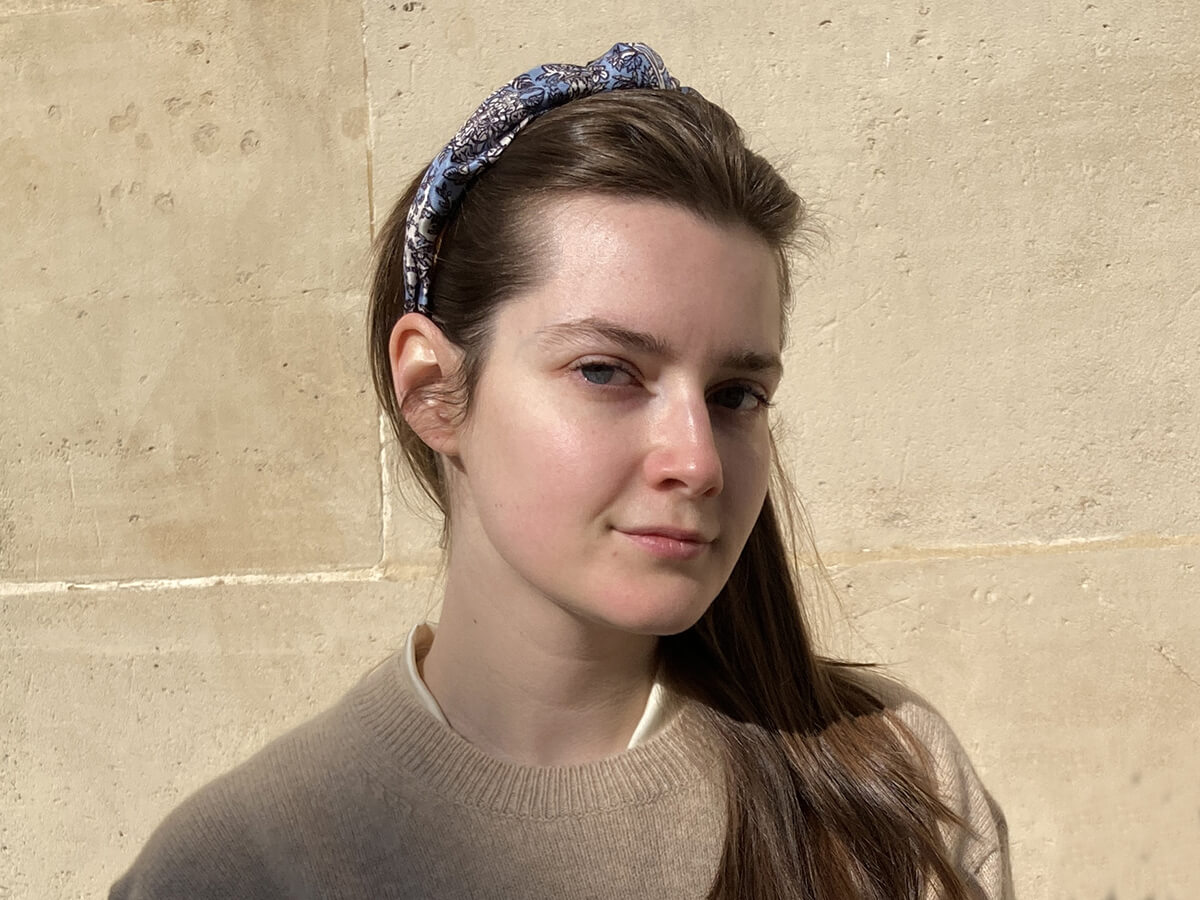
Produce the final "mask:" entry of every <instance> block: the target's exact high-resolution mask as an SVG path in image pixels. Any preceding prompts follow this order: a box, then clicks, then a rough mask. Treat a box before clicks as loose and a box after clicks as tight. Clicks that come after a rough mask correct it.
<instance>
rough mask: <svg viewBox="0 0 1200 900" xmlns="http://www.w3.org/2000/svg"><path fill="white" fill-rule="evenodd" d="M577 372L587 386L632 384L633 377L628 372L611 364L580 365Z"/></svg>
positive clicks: (591, 363) (590, 363) (589, 363)
mask: <svg viewBox="0 0 1200 900" xmlns="http://www.w3.org/2000/svg"><path fill="white" fill-rule="evenodd" d="M577 370H578V372H579V374H580V375H582V376H583V378H584V380H585V381H587V382H588V383H589V384H598V385H604V386H607V387H615V386H621V385H626V384H632V383H633V377H632V376H631V375H630V374H629V373H628V372H626V371H625V370H624V369H622V368H621V367H620V366H616V365H613V364H612V363H598V362H588V363H582V364H581V365H579V366H578V367H577Z"/></svg>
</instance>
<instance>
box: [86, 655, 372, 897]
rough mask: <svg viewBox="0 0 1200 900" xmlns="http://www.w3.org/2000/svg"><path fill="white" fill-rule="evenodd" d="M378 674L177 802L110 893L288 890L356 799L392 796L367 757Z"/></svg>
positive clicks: (256, 894)
mask: <svg viewBox="0 0 1200 900" xmlns="http://www.w3.org/2000/svg"><path fill="white" fill-rule="evenodd" d="M380 677H381V674H380V672H379V670H378V669H377V670H375V671H372V672H371V673H369V674H368V675H367V676H366V677H364V678H363V679H362V681H361V682H359V684H358V685H356V686H355V687H354V688H352V689H351V690H350V691H349V693H347V694H346V695H345V696H343V697H342V698H341V699H340V700H339V701H337V702H336V703H335V704H334V705H333V706H331V707H329V708H328V709H326V710H324V711H322V712H320V713H318V714H317V715H316V716H314V717H312V718H310V719H309V720H307V721H305V722H304V723H302V724H300V725H298V726H297V727H295V728H292V729H291V730H289V731H287V732H286V733H284V734H283V735H281V736H279V737H277V738H275V739H274V740H272V741H271V742H270V743H268V744H267V745H266V746H265V747H263V748H262V749H261V750H259V751H258V752H257V753H255V754H254V755H253V756H251V757H250V758H249V759H247V760H245V761H244V762H242V763H240V764H239V765H237V766H235V767H234V768H232V769H230V770H229V771H227V772H225V773H224V774H222V775H220V776H218V777H217V778H215V779H214V780H212V781H210V782H208V783H207V784H205V785H204V786H203V787H201V788H199V789H198V790H196V791H195V792H193V793H192V794H191V795H190V796H188V797H187V798H186V799H185V800H184V801H183V802H182V803H180V804H179V805H178V806H177V807H176V808H175V809H173V810H172V811H171V812H170V813H169V814H168V815H167V817H166V818H165V819H164V820H163V821H162V823H161V824H159V825H158V827H157V828H156V829H155V830H154V831H153V833H152V834H151V836H150V838H149V840H148V841H147V842H146V844H145V845H144V847H143V848H142V850H141V852H140V853H139V854H138V857H137V859H136V860H135V861H134V863H133V865H132V866H131V867H130V869H129V871H128V872H126V873H125V874H124V875H123V876H122V878H121V879H120V880H119V881H117V882H116V884H114V885H113V887H112V890H111V892H110V894H109V898H110V900H141V898H151V897H153V898H159V897H183V896H186V897H190V898H201V900H205V898H210V897H211V898H218V897H221V898H225V897H230V896H238V897H246V898H257V897H278V896H281V895H283V894H286V893H287V891H286V887H287V885H288V884H289V883H290V882H291V880H292V879H294V878H295V877H296V873H297V872H298V871H299V869H300V868H301V867H300V866H298V865H297V862H298V861H299V860H302V859H304V858H305V856H306V855H308V854H309V853H310V850H309V848H310V847H311V845H312V844H313V841H314V839H316V838H318V836H320V835H321V834H323V833H328V831H329V829H330V827H331V825H332V824H333V823H335V822H338V821H339V820H340V819H342V818H343V817H342V815H341V814H342V812H344V811H346V810H347V807H348V806H353V805H358V804H361V803H362V802H363V800H364V798H371V799H373V800H374V801H375V802H386V800H385V797H384V794H385V792H383V791H381V790H380V789H379V787H378V785H377V784H376V783H375V781H374V779H373V777H372V774H371V766H370V765H369V761H368V760H367V759H366V758H365V757H367V756H368V755H369V754H370V753H371V749H370V738H369V735H368V729H367V728H365V727H364V725H363V723H362V716H361V705H362V697H363V694H364V692H370V691H371V690H372V688H373V682H377V681H378V680H379V678H380Z"/></svg>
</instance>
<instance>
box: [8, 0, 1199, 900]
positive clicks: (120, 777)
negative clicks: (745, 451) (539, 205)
mask: <svg viewBox="0 0 1200 900" xmlns="http://www.w3.org/2000/svg"><path fill="white" fill-rule="evenodd" d="M1198 16H1200V13H1198V12H1197V10H1196V7H1195V6H1194V4H1192V3H1190V2H1188V0H1166V2H1162V3H1157V4H1152V5H1145V6H1138V5H1130V4H1121V3H1114V2H1111V0H1096V2H1089V3H1083V2H1070V3H1060V4H1050V3H1045V2H1043V3H1035V2H1031V0H1025V2H1014V3H1006V4H990V5H989V4H951V3H946V2H939V0H920V2H918V0H912V2H904V3H901V2H883V0H870V2H849V0H831V2H827V3H805V4H799V3H785V2H783V0H755V2H750V0H730V2H726V3H722V4H715V3H694V2H685V0H677V2H673V3H669V4H663V3H646V2H630V0H616V2H615V3H611V4H595V5H589V4H566V5H565V6H564V7H558V8H551V7H547V6H546V5H545V4H543V3H534V2H528V0H491V2H488V3H486V4H479V3H467V2H462V0H413V2H401V0H396V2H386V0H380V2H375V0H370V2H364V3H363V4H361V5H356V4H351V3H340V2H335V0H294V2H291V3H287V4H284V3H268V2H248V0H196V2H172V0H161V2H134V0H0V123H3V124H2V125H0V210H3V223H2V231H0V241H2V243H0V677H2V682H0V711H2V713H3V719H2V720H0V722H2V725H0V897H3V898H21V900H24V898H39V900H40V898H50V897H84V896H97V895H102V894H103V892H104V890H105V889H106V886H107V885H108V883H110V882H111V881H112V879H113V878H114V877H115V876H116V875H117V874H119V872H120V871H121V870H122V869H123V868H124V866H125V865H127V864H128V862H129V861H130V859H131V858H132V855H133V854H134V853H135V852H136V850H137V848H138V847H139V846H140V845H141V844H142V842H143V841H144V840H145V838H146V836H147V835H148V833H149V832H150V830H151V829H152V828H153V827H154V826H155V825H156V824H157V822H158V821H159V820H160V819H161V817H162V816H163V815H164V814H165V812H166V811H167V810H169V809H170V808H171V807H172V806H173V805H174V804H175V803H176V802H177V801H178V800H179V799H180V798H181V796H183V795H184V794H186V793H187V792H189V791H191V790H192V789H194V788H195V787H196V786H198V785H199V784H201V783H203V782H204V781H206V780H207V779H209V778H211V777H212V776H213V775H215V774H216V773H218V772H220V771H222V770H224V769H226V768H228V767H229V766H230V765H231V764H232V763H234V762H235V761H237V760H240V759H242V758H244V757H245V756H246V755H248V754H249V753H251V752H252V751H253V750H255V749H256V748H257V747H259V746H261V745H262V743H263V742H264V741H265V740H266V739H268V738H269V737H270V736H272V735H274V734H277V733H279V732H280V731H282V730H283V729H285V728H286V727H287V726H289V725H291V724H294V723H296V722H298V721H300V720H302V719H304V718H306V717H307V716H309V715H310V714H312V712H313V711H314V710H316V709H319V708H320V707H322V706H323V705H325V704H327V703H329V702H330V701H331V700H332V699H333V698H335V697H336V696H338V695H339V694H340V693H341V692H342V691H344V690H345V689H346V688H347V687H348V686H349V685H350V684H351V683H352V682H353V681H354V679H355V678H356V677H357V676H358V675H359V674H360V673H362V672H364V671H365V670H366V669H367V668H369V667H370V666H371V665H372V664H373V663H374V662H376V661H377V660H379V659H380V658H381V657H382V656H384V655H385V654H386V653H387V652H388V651H389V649H391V648H394V647H395V646H397V644H398V643H400V642H401V641H402V640H403V636H404V634H405V632H406V631H407V628H408V626H409V625H410V623H411V622H413V621H415V620H416V619H419V618H422V617H424V616H426V615H428V614H429V613H430V611H431V610H433V609H434V607H435V605H436V600H437V586H436V572H437V560H438V557H437V553H436V550H435V541H434V536H433V529H432V528H431V527H430V525H429V523H428V522H426V521H423V520H422V519H420V518H419V517H418V516H416V515H414V514H412V513H411V512H409V511H408V509H407V507H406V506H405V505H404V504H403V502H402V500H401V499H400V497H399V494H398V492H397V489H396V486H395V485H394V484H393V483H392V479H391V478H390V477H389V476H388V474H387V473H388V471H389V452H390V451H389V449H388V448H386V447H385V446H384V444H383V442H382V441H381V434H382V430H381V428H380V425H379V422H378V420H377V418H376V416H375V412H374V405H373V398H372V395H371V391H370V388H369V377H368V374H367V369H366V365H365V362H364V337H363V326H364V322H363V319H364V316H363V310H364V289H363V285H364V279H365V273H366V268H367V254H368V248H369V243H370V239H371V235H372V231H373V228H374V227H375V226H376V225H377V224H378V223H379V222H380V221H381V219H382V217H383V216H384V215H385V214H386V211H387V209H388V208H389V206H390V204H391V202H392V201H393V200H394V198H395V197H396V195H397V194H398V193H399V191H400V190H401V188H402V186H403V185H404V183H405V182H406V180H407V178H408V177H409V176H410V174H411V173H412V172H413V171H414V170H415V169H416V168H417V167H418V166H419V165H420V164H422V163H423V162H424V161H425V160H427V159H428V158H429V156H430V155H431V154H432V153H433V152H434V151H435V150H436V149H437V148H438V146H439V145H440V143H441V142H442V141H443V140H444V139H445V138H446V137H447V136H448V135H449V134H450V133H451V132H452V131H453V130H454V129H455V128H456V127H457V126H458V124H459V123H460V122H461V120H462V119H463V118H464V117H465V115H466V114H467V113H468V112H469V111H470V110H471V109H472V108H473V107H474V105H475V104H476V103H477V102H478V101H479V100H480V99H481V98H482V96H483V95H484V94H485V93H486V92H488V91H489V90H491V89H492V88H494V87H496V86H498V85H499V84H500V83H501V82H503V81H505V80H507V79H508V78H510V77H512V76H513V75H514V74H516V73H517V72H520V71H523V70H524V69H526V68H528V67H529V66H531V65H533V64H536V63H538V62H545V61H550V60H556V59H563V60H569V61H576V62H580V61H583V60H585V59H588V58H591V57H592V56H595V55H596V54H597V53H599V52H601V51H603V50H604V49H606V48H607V47H608V46H609V45H610V44H612V43H613V42H614V41H617V40H643V41H646V42H648V43H650V44H651V45H652V46H654V47H655V48H656V49H657V50H659V52H661V53H662V55H663V56H664V57H665V59H666V60H667V62H668V64H669V65H670V66H671V68H672V69H673V71H675V73H676V74H678V75H679V76H680V77H681V78H682V80H684V82H685V83H689V84H692V85H694V86H695V87H697V88H699V89H700V90H701V91H702V92H703V93H704V94H705V95H707V96H708V97H710V98H711V99H714V100H716V101H718V102H720V103H722V104H723V105H725V106H727V108H728V109H729V110H730V111H731V112H733V113H734V114H735V115H736V116H737V117H738V119H739V121H740V122H741V123H742V124H743V126H744V127H745V128H746V130H747V131H748V133H749V134H750V136H751V138H752V142H753V143H754V144H755V145H756V146H757V147H758V148H760V149H761V150H762V151H763V152H764V153H765V154H766V155H768V156H769V157H771V158H772V159H774V160H776V161H778V162H780V163H781V164H782V165H783V167H784V168H785V170H786V171H787V172H788V174H789V176H790V178H791V179H792V181H793V183H794V184H795V186H796V187H797V188H798V189H799V190H800V191H801V192H802V193H803V194H804V195H806V196H807V197H808V198H809V199H810V200H811V202H812V205H813V207H814V209H816V210H818V211H819V213H820V216H821V218H822V220H823V222H824V223H825V226H826V231H827V234H828V242H827V245H826V246H825V248H824V249H822V250H821V251H820V252H819V253H818V254H817V255H816V257H815V258H814V260H813V261H812V262H802V263H801V265H800V268H799V270H798V273H797V278H796V281H797V291H796V311H795V314H794V316H793V325H792V334H793V338H792V345H791V348H790V351H789V355H788V367H789V375H788V379H787V381H786V387H785V389H784V392H783V399H782V402H781V403H780V406H781V407H782V408H781V410H780V419H781V422H782V423H783V430H784V435H785V436H784V440H783V447H784V452H785V454H786V456H787V458H788V461H789V463H790V466H791V469H792V472H793V476H794V478H795V481H796V483H797V486H798V487H799V489H800V492H801V494H802V495H803V496H804V497H805V498H806V500H807V504H808V509H809V513H810V515H811V518H812V519H813V522H814V525H815V529H816V534H817V538H818V543H819V546H820V549H821V551H822V553H823V555H824V558H825V560H826V562H827V563H828V564H829V565H830V567H831V570H832V573H833V582H834V584H835V585H836V587H837V589H838V591H837V593H838V597H839V598H838V599H835V598H833V597H827V598H826V600H825V601H824V605H823V606H822V607H821V608H820V609H819V610H817V613H818V618H821V619H823V620H824V621H825V630H826V641H827V643H828V644H829V645H830V646H831V647H832V648H833V649H834V650H837V651H838V652H843V653H849V654H853V655H855V656H859V657H866V658H870V659H874V660H878V661H882V662H886V663H889V664H891V665H892V667H893V670H894V671H896V672H897V673H898V674H900V675H901V676H903V677H904V678H906V679H907V680H908V681H909V682H910V683H911V684H913V685H914V686H915V687H916V688H918V689H919V690H921V691H922V692H924V693H925V694H926V695H927V696H928V697H930V698H931V700H933V702H934V703H935V704H937V705H938V706H940V708H941V709H942V710H943V712H945V713H946V715H947V716H948V718H949V719H950V720H951V721H952V722H953V723H954V725H955V727H956V729H957V730H958V732H959V733H960V735H961V737H962V739H963V741H964V743H965V744H966V745H967V747H968V749H969V750H970V751H971V753H972V755H973V757H974V759H975V761H976V764H977V767H978V768H979V770H980V771H981V773H982V774H983V776H984V779H985V781H986V783H987V784H988V785H989V787H990V788H991V789H992V790H993V792H994V793H995V795H996V797H997V798H998V800H999V801H1000V803H1001V804H1002V806H1003V807H1004V809H1005V810H1006V812H1007V814H1008V818H1009V822H1010V826H1011V830H1012V835H1013V856H1014V868H1015V873H1016V879H1017V885H1018V891H1019V894H1020V896H1022V897H1024V898H1034V897H1055V898H1059V897H1062V898H1080V900H1084V898H1095V900H1100V898H1111V900H1133V898H1144V897H1151V896H1153V897H1156V898H1159V900H1166V898H1176V900H1185V898H1192V897H1196V896H1200V867H1198V866H1197V865H1196V861H1195V860H1196V854H1195V848H1196V847H1197V846H1198V845H1200V820H1198V819H1197V809H1198V808H1200V753H1198V750H1200V613H1197V608H1196V601H1197V600H1198V599H1200V597H1198V588H1200V399H1198V396H1200V353H1198V352H1197V349H1196V348H1197V346H1198V345H1200V254H1197V253H1196V252H1195V245H1196V237H1197V234H1200V127H1198V126H1197V121H1198V118H1200V101H1198V99H1197V98H1198V97H1200V65H1198V64H1197V63H1196V61H1195V47H1196V43H1197V40H1198V39H1200V20H1198Z"/></svg>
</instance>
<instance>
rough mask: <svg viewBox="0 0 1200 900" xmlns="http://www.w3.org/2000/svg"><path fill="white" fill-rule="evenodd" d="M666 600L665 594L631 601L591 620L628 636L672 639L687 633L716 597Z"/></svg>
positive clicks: (630, 599)
mask: <svg viewBox="0 0 1200 900" xmlns="http://www.w3.org/2000/svg"><path fill="white" fill-rule="evenodd" d="M664 600H666V598H664V597H663V596H662V595H661V594H660V595H658V596H656V597H654V598H653V599H640V598H629V599H627V600H626V601H625V602H623V603H621V604H620V605H619V606H618V607H617V608H613V607H611V606H610V607H608V608H607V609H605V610H603V611H602V612H599V613H598V614H597V615H595V616H593V617H590V618H593V620H594V621H597V622H601V623H603V624H605V625H607V626H608V627H610V628H613V629H616V630H618V631H624V632H626V633H628V634H642V635H654V636H655V637H668V636H669V635H672V634H679V633H680V632H681V631H687V630H688V629H689V628H691V627H692V626H693V625H695V624H696V623H697V622H698V621H700V617H701V616H703V615H704V613H705V612H707V611H708V608H709V606H711V605H712V598H710V599H708V600H705V601H703V602H698V601H697V600H696V598H695V597H690V598H687V599H681V600H679V601H677V602H670V601H667V602H664Z"/></svg>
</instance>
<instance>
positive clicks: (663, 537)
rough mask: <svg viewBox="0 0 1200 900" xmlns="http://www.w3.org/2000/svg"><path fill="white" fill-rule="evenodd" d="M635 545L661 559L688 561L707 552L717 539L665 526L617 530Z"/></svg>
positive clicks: (696, 532)
mask: <svg viewBox="0 0 1200 900" xmlns="http://www.w3.org/2000/svg"><path fill="white" fill-rule="evenodd" d="M617 530H618V531H619V532H620V533H621V534H623V535H625V537H627V538H628V539H629V540H630V541H631V542H632V543H633V544H635V545H637V546H638V547H640V548H641V549H642V550H644V551H646V552H647V553H649V554H650V555H651V556H654V557H657V558H659V559H676V560H687V559H695V558H696V557H698V556H700V555H701V554H703V553H704V552H705V551H707V550H708V549H709V548H710V547H711V546H712V544H713V541H714V540H715V538H707V537H705V536H704V535H703V534H701V533H700V532H698V531H690V530H687V529H683V528H669V527H665V526H657V525H656V526H651V527H649V528H620V529H617Z"/></svg>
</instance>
